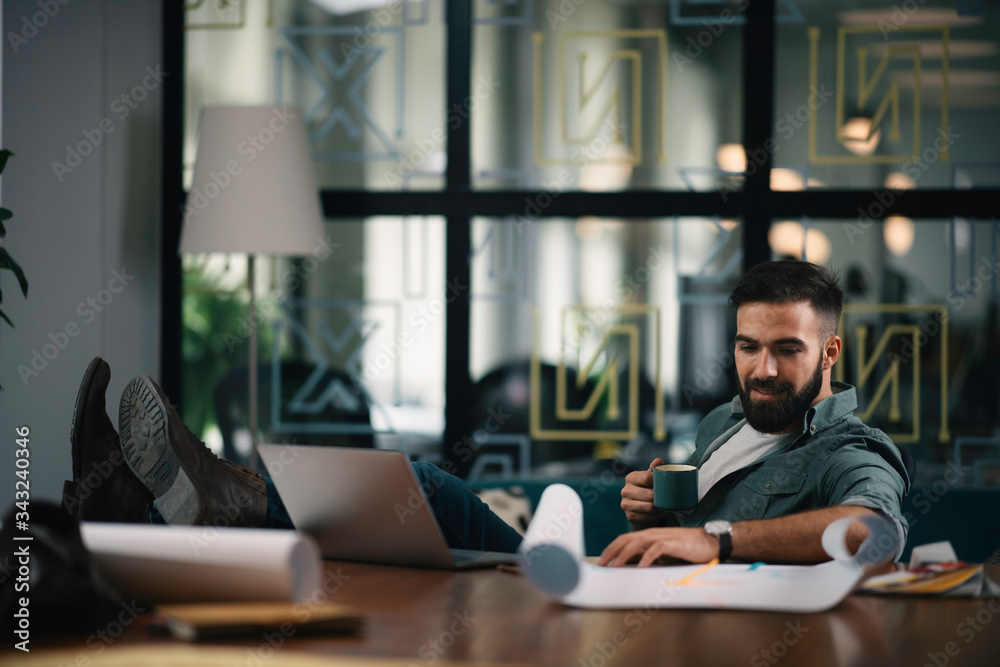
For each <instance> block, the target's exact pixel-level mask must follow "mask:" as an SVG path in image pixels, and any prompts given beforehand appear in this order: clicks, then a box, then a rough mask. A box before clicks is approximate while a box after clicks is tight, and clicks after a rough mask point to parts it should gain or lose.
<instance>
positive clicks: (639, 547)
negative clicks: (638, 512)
mask: <svg viewBox="0 0 1000 667" xmlns="http://www.w3.org/2000/svg"><path fill="white" fill-rule="evenodd" d="M632 474H635V473H632ZM623 504H624V503H623ZM718 555H719V539H718V538H717V537H714V536H712V535H709V534H708V533H706V532H705V529H704V528H647V529H646V530H639V531H636V532H634V533H627V534H625V535H619V536H618V537H617V538H615V540H614V542H612V543H611V544H609V545H608V548H607V549H605V550H604V553H602V554H601V557H600V558H599V559H598V561H597V564H598V565H610V566H611V567H621V566H622V565H625V564H626V563H631V562H633V561H635V560H637V559H638V561H639V567H648V566H650V565H652V564H654V563H655V562H656V560H657V559H658V558H661V557H664V556H667V557H671V558H680V559H682V560H686V561H689V562H691V563H707V562H708V561H710V560H712V559H713V558H717V557H718Z"/></svg>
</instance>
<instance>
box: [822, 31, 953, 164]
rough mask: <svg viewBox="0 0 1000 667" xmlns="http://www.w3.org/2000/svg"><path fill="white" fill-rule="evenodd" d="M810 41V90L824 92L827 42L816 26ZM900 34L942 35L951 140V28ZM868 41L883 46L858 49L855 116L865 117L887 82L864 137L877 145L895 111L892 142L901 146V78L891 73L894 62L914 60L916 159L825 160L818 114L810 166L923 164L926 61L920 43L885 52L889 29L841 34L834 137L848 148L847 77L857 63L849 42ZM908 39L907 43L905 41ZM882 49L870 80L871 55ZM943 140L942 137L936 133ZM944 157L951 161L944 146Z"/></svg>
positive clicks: (944, 116)
mask: <svg viewBox="0 0 1000 667" xmlns="http://www.w3.org/2000/svg"><path fill="white" fill-rule="evenodd" d="M807 32H808V35H809V86H810V88H809V90H818V89H819V86H820V81H819V42H820V37H821V32H820V29H819V28H817V27H815V26H810V27H809V28H808V29H807ZM894 32H899V33H912V32H923V33H927V32H933V33H935V34H938V33H939V34H940V39H941V48H942V54H941V129H940V132H941V136H944V137H946V136H948V41H949V31H948V26H927V25H921V26H902V27H898V28H895V29H894ZM867 35H878V40H877V42H876V41H874V40H873V42H872V44H871V47H870V46H858V47H855V49H854V54H853V55H854V56H856V61H857V84H858V89H857V91H856V93H855V95H852V96H851V97H852V98H853V99H855V100H856V110H855V111H852V112H851V115H854V113H858V114H865V113H866V107H867V106H868V102H869V100H870V99H871V97H872V95H873V92H874V90H875V87H876V85H877V84H878V83H879V82H880V81H882V80H883V79H885V80H886V81H888V91H887V92H886V93H885V95H884V96H883V97H882V99H881V100H880V101H879V104H878V106H877V107H876V108H875V111H874V113H873V114H872V115H871V125H870V127H869V130H868V136H867V137H864V138H863V140H865V141H867V140H869V139H871V137H872V135H873V134H874V133H875V132H876V131H877V130H878V128H879V124H880V123H881V122H882V121H883V120H884V119H885V116H886V113H887V112H890V111H891V115H890V116H889V123H890V129H889V140H890V141H893V142H898V141H900V140H901V134H900V131H899V116H900V99H899V79H898V78H897V77H898V74H900V73H899V72H890V71H888V68H889V64H890V61H892V60H893V58H895V57H897V56H903V57H910V58H912V60H913V104H912V111H911V112H910V114H911V118H912V120H913V146H912V149H911V153H910V154H904V155H850V154H847V155H820V154H819V153H818V150H817V148H816V136H817V131H818V130H817V126H818V121H817V118H816V116H817V115H818V114H817V113H815V112H814V113H812V114H810V115H809V162H810V163H811V164H893V163H903V162H909V161H916V160H919V159H920V151H921V148H920V103H921V84H922V82H923V78H924V75H923V69H922V63H921V57H920V46H919V45H918V44H916V43H914V42H912V41H911V42H909V43H906V42H903V43H896V44H891V43H890V44H889V46H888V47H887V48H886V47H885V40H888V39H889V37H888V35H886V34H885V33H884V28H882V27H880V26H874V27H865V26H841V27H839V28H838V29H837V54H836V56H837V71H836V73H835V76H836V94H835V97H834V103H835V104H836V105H837V106H836V122H835V127H834V128H833V131H834V136H835V137H836V139H837V141H838V142H843V141H844V140H845V139H846V138H847V137H845V135H844V126H845V124H846V120H845V118H846V116H847V110H846V106H847V99H848V95H847V91H846V86H845V83H844V81H845V79H846V78H847V71H848V67H849V63H850V62H852V61H853V60H854V59H852V58H849V57H848V48H847V40H848V38H849V37H856V36H861V37H865V36H867ZM900 37H901V38H902V39H905V37H903V36H902V35H901V36H900ZM876 43H877V45H878V50H880V51H882V55H881V58H880V59H879V60H878V62H877V63H876V65H875V69H874V70H873V71H872V72H871V74H870V75H869V74H868V61H869V57H870V53H871V52H872V51H873V50H875V49H874V48H872V47H875V45H876ZM935 134H937V133H935ZM852 138H853V139H858V137H852ZM938 153H939V154H940V159H942V160H944V161H947V160H948V159H949V154H948V146H947V145H946V146H944V148H943V149H940V150H939V151H938Z"/></svg>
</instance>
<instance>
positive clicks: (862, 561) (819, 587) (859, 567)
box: [518, 484, 899, 613]
mask: <svg viewBox="0 0 1000 667" xmlns="http://www.w3.org/2000/svg"><path fill="white" fill-rule="evenodd" d="M859 520H860V521H862V522H863V523H864V524H865V526H867V528H868V531H869V535H868V537H867V538H866V539H865V541H864V542H863V543H862V544H861V547H860V549H858V552H857V554H856V555H853V556H852V555H851V554H850V552H849V551H848V548H847V542H846V536H847V529H848V527H849V526H850V525H851V524H852V523H853V522H854V521H859ZM583 545H584V541H583V503H582V502H581V501H580V496H578V495H577V493H576V492H575V491H574V490H573V489H571V488H570V487H568V486H566V485H564V484H553V485H551V486H549V487H548V488H547V489H545V492H544V493H543V494H542V498H541V500H540V501H539V503H538V509H537V510H536V511H535V516H534V518H533V519H532V521H531V524H530V525H529V526H528V534H527V535H526V536H525V539H524V542H523V543H522V545H521V548H520V550H519V551H518V559H519V561H520V563H521V567H522V569H523V570H524V573H525V575H526V576H527V578H528V580H529V581H530V582H531V583H532V584H533V585H534V586H535V587H536V588H537V589H539V590H540V591H542V592H543V593H545V594H546V595H548V596H549V597H551V598H553V599H555V600H558V601H560V602H562V603H563V604H566V605H569V606H572V607H581V608H585V609H634V608H639V607H641V608H668V607H672V608H693V609H696V608H697V609H704V608H709V609H758V610H766V611H794V612H804V613H808V612H818V611H823V610H826V609H830V608H831V607H833V606H835V605H836V604H838V603H839V602H840V601H841V600H843V599H844V598H845V597H847V595H848V594H849V593H850V592H851V591H852V590H853V589H854V587H855V585H857V583H858V581H860V580H861V578H862V576H864V573H865V570H866V568H868V567H870V566H874V565H877V564H879V563H881V562H885V561H887V560H891V559H892V558H893V556H895V554H896V552H897V550H898V547H899V538H898V537H897V536H896V531H895V529H894V527H893V526H892V524H891V523H890V522H889V521H887V520H884V519H880V518H875V517H864V518H861V519H856V518H845V519H838V520H836V521H834V522H833V523H831V524H830V525H829V526H827V528H826V531H824V533H823V548H824V549H826V551H827V553H828V554H829V555H830V557H831V558H833V560H831V561H829V562H826V563H822V564H820V565H761V566H757V567H754V568H753V569H751V568H750V566H749V565H747V564H739V565H738V564H728V563H725V564H722V565H717V566H715V567H713V568H711V569H709V570H707V571H706V572H704V573H703V574H700V575H699V576H698V577H697V578H695V579H693V580H692V581H690V582H688V583H685V584H683V585H681V584H680V580H681V579H682V578H684V577H685V576H686V575H688V574H691V573H692V572H694V571H695V570H697V569H699V568H702V567H704V565H703V564H696V565H680V566H669V567H650V568H636V567H625V568H610V567H599V566H597V565H594V564H592V563H588V562H586V561H585V560H584V554H585V552H584V546H583Z"/></svg>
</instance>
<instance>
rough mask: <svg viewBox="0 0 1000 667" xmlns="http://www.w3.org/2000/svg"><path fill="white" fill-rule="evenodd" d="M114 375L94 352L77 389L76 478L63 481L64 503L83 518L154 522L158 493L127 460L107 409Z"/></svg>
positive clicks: (73, 446)
mask: <svg viewBox="0 0 1000 667" xmlns="http://www.w3.org/2000/svg"><path fill="white" fill-rule="evenodd" d="M110 380H111V368H110V367H109V366H108V364H107V362H105V361H104V360H103V359H101V358H100V357H94V360H93V361H91V362H90V365H89V366H88V367H87V371H86V372H85V373H84V374H83V381H82V382H80V389H79V391H78V392H77V394H76V406H75V407H74V408H73V426H72V427H71V429H70V435H69V441H70V448H71V450H72V452H73V479H72V480H67V481H66V482H64V483H63V497H62V505H63V507H64V508H65V509H66V511H67V512H69V514H70V516H72V517H73V518H75V519H76V520H77V521H113V522H127V523H149V505H150V503H152V502H153V496H152V494H150V492H149V491H148V490H147V489H146V487H144V486H143V485H142V483H141V482H140V481H139V480H138V479H136V477H135V475H133V474H132V471H131V470H129V468H128V465H126V464H125V457H124V456H122V448H121V443H120V442H119V441H118V433H117V431H115V427H114V425H113V424H112V423H111V420H110V419H109V418H108V413H107V410H106V409H105V402H104V393H105V392H106V391H107V389H108V382H109V381H110Z"/></svg>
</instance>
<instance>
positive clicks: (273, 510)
mask: <svg viewBox="0 0 1000 667" xmlns="http://www.w3.org/2000/svg"><path fill="white" fill-rule="evenodd" d="M411 465H412V466H413V474H414V475H415V476H416V478H417V481H418V482H420V486H421V487H422V488H423V490H424V495H425V496H427V503H428V505H430V508H431V511H432V512H434V516H435V517H436V518H437V522H438V525H439V526H441V532H443V533H444V538H445V541H446V542H447V543H448V546H449V547H451V548H452V549H473V550H477V551H502V552H506V553H514V552H515V551H517V548H518V547H519V546H520V545H521V539H522V538H521V536H520V535H519V534H518V532H517V531H516V530H514V529H513V528H511V527H510V526H509V525H507V523H506V522H504V520H503V519H501V518H500V517H498V516H497V515H496V514H494V513H493V511H492V510H490V508H489V506H488V505H487V504H486V503H484V502H483V501H481V500H480V499H479V498H478V497H476V494H474V493H472V491H470V490H469V488H468V487H467V486H466V485H465V482H463V481H462V480H460V479H459V478H458V477H455V476H454V475H449V474H448V473H446V472H445V471H443V470H441V469H440V468H438V467H437V466H436V465H434V464H432V463H427V462H425V461H415V462H414V463H412V464H411ZM264 481H265V482H266V483H267V516H266V517H265V520H264V526H263V527H264V528H294V527H295V526H294V525H293V524H292V519H291V517H289V516H288V511H287V510H286V509H285V505H284V504H283V503H282V502H281V498H280V497H279V496H278V490H277V489H276V488H275V487H274V483H273V482H272V481H271V478H270V477H265V478H264ZM150 520H151V521H152V522H153V523H163V519H162V518H161V517H160V515H159V512H157V511H156V508H155V507H154V508H153V510H152V512H150Z"/></svg>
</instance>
